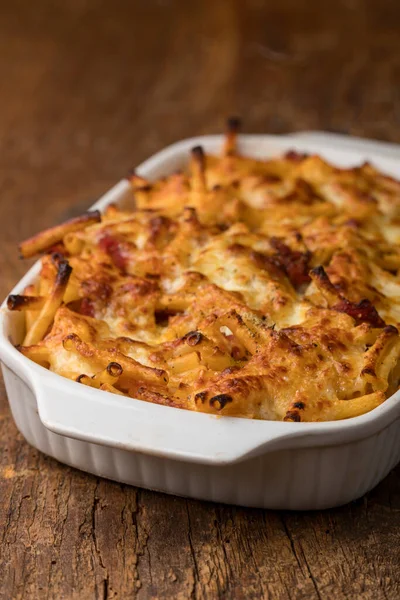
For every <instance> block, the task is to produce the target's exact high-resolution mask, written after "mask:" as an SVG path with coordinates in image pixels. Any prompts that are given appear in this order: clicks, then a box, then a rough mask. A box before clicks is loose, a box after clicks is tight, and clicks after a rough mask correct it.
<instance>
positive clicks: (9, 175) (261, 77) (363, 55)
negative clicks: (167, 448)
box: [0, 0, 400, 600]
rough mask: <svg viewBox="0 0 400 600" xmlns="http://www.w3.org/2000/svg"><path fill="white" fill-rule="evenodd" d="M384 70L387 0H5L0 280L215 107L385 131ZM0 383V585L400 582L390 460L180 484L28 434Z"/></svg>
mask: <svg viewBox="0 0 400 600" xmlns="http://www.w3.org/2000/svg"><path fill="white" fill-rule="evenodd" d="M399 78H400V3H399V2H398V0H393V1H392V2H390V1H384V0H378V1H370V2H368V1H362V0H341V1H339V0H336V1H335V2H321V1H320V0H307V1H304V2H302V1H301V0H279V1H278V2H272V1H270V2H262V1H259V0H253V1H248V2H243V1H242V2H240V1H239V0H238V1H236V2H235V1H223V0H221V1H217V0H215V1H213V0H203V1H202V2H197V1H189V0H187V1H185V0H183V1H180V2H179V1H172V0H158V1H156V0H141V1H131V2H129V1H123V0H114V1H113V2H106V1H103V2H100V1H95V0H68V1H67V2H65V1H63V0H52V1H51V0H37V1H36V2H29V0H25V1H23V0H14V1H13V2H7V3H6V2H2V3H1V6H0V232H1V252H0V291H1V295H2V296H4V295H5V294H6V293H7V291H8V290H9V289H10V288H11V286H12V285H13V284H14V283H15V282H16V281H17V280H18V279H19V278H20V276H21V275H22V274H23V273H24V271H25V270H26V268H27V265H26V264H23V263H21V262H19V260H18V258H17V248H16V247H17V243H18V241H19V240H21V239H23V238H25V237H27V236H29V235H30V234H32V233H34V232H35V231H37V230H39V229H41V228H43V227H46V226H49V225H52V224H54V223H56V222H59V221H62V220H63V219H65V218H66V217H68V216H70V215H72V214H75V213H79V212H80V211H81V210H82V209H84V208H86V207H87V206H89V205H90V204H91V203H92V202H93V201H94V200H95V199H96V198H97V197H98V196H99V195H100V194H101V193H102V192H104V191H105V190H106V189H107V188H108V187H110V186H111V185H112V184H113V183H114V182H115V181H116V180H117V179H119V178H120V177H121V176H122V175H124V174H125V172H126V171H127V169H128V168H130V167H132V166H133V165H135V164H137V163H138V162H140V161H142V160H143V159H144V158H146V157H147V156H149V155H150V154H152V153H153V152H154V151H156V150H159V149H160V148H162V147H163V146H165V145H166V144H169V143H171V142H173V141H175V140H179V139H180V138H184V137H187V136H190V135H195V134H202V133H213V132H217V131H220V129H221V127H222V124H223V121H224V119H225V117H226V116H227V115H230V114H241V115H242V117H243V119H244V121H245V129H246V130H247V131H248V132H274V133H281V132H289V131H294V130H304V129H325V130H332V131H340V132H346V133H351V134H356V135H360V136H365V137H372V138H381V139H385V140H391V141H397V140H399V139H400V86H399V81H400V79H399ZM1 386H2V384H1V383H0V387H1ZM0 392H1V393H0V444H1V454H0V535H1V536H2V544H1V547H0V598H1V599H4V600H9V599H11V598H23V599H25V598H27V599H34V600H36V599H41V598H50V599H55V600H60V599H70V598H76V599H79V600H80V599H83V600H86V599H91V598H96V599H99V600H104V599H106V598H116V599H117V598H119V599H125V598H138V599H139V600H143V599H147V598H174V599H179V598H181V599H185V598H196V599H197V598H205V599H208V598H211V599H213V598H222V599H225V598H227V599H229V598H233V599H236V598H239V599H240V598H254V599H258V598H271V599H279V600H280V599H301V598H303V599H307V600H308V599H324V600H325V599H326V600H331V599H333V598H335V599H342V598H343V599H344V598H349V599H353V598H365V599H373V600H379V599H381V598H382V599H384V598H385V599H396V600H397V598H399V597H400V577H399V572H398V566H399V559H400V551H399V544H400V530H399V525H400V470H399V468H397V469H395V470H394V471H393V472H392V473H391V474H390V475H389V476H388V477H387V478H386V480H385V481H384V482H383V483H381V484H380V485H379V486H378V487H377V488H376V489H375V490H373V491H372V492H370V493H369V494H368V495H367V496H366V497H364V498H362V499H361V500H359V501H357V502H355V503H352V504H351V505H348V506H346V507H343V508H338V509H335V510H329V511H323V512H315V513H289V512H273V511H263V510H249V509H244V508H233V507H227V506H221V505H214V504H208V503H205V502H197V501H194V500H184V499H178V498H174V497H168V496H165V495H162V494H157V493H152V492H149V491H145V490H140V489H134V488H129V487H128V486H124V485H119V484H117V483H113V482H109V481H105V480H101V479H97V478H96V477H93V476H90V475H86V474H84V473H81V472H78V471H75V470H73V469H70V468H68V467H66V466H63V465H61V464H58V463H57V462H56V461H54V460H51V459H49V458H46V457H45V456H43V455H41V454H39V453H38V452H37V451H35V450H33V449H32V448H30V447H29V446H28V445H27V444H26V443H25V442H24V440H23V439H22V437H21V435H20V434H19V433H18V432H17V431H16V428H15V426H14V424H13V421H12V419H11V416H10V413H9V409H8V405H7V400H6V394H5V392H4V387H1V390H0Z"/></svg>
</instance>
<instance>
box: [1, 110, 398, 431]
mask: <svg viewBox="0 0 400 600" xmlns="http://www.w3.org/2000/svg"><path fill="white" fill-rule="evenodd" d="M237 132H238V121H237V120H235V119H231V120H230V121H229V123H228V129H227V134H226V139H225V144H224V148H223V152H222V156H209V155H206V154H205V153H204V152H203V149H202V148H201V147H196V148H194V149H193V150H192V153H191V156H190V158H189V161H188V166H187V168H186V169H185V170H183V171H182V172H179V173H173V174H172V175H169V176H167V177H165V178H162V179H159V180H157V181H152V182H150V181H147V180H145V179H143V178H142V177H140V176H139V175H137V174H132V175H130V177H129V181H130V184H131V188H132V201H131V206H130V209H129V210H128V209H126V208H121V207H117V206H114V205H112V206H109V207H108V208H107V209H106V210H105V211H104V213H103V214H102V215H100V213H99V212H98V211H92V212H88V213H86V214H85V215H83V216H82V217H79V218H75V219H72V220H70V221H69V222H67V223H65V224H64V225H60V226H57V227H54V228H52V229H49V230H46V231H44V232H42V233H40V234H38V235H37V236H35V237H33V238H31V239H29V240H27V241H25V242H23V243H22V244H21V246H20V252H21V255H22V256H26V257H30V256H33V255H35V254H39V253H41V254H43V256H42V259H41V261H42V268H41V273H40V277H39V278H38V280H37V281H36V283H35V284H34V285H31V286H29V287H28V288H27V289H26V290H25V292H24V294H23V295H12V296H10V297H9V299H8V308H9V309H10V310H18V311H24V314H25V321H26V336H25V339H24V341H23V344H22V345H21V346H19V349H20V351H21V352H22V353H23V354H24V355H25V356H27V357H29V358H30V359H32V360H33V361H35V362H36V363H38V364H40V365H42V366H44V367H46V368H48V369H50V370H51V371H54V372H56V373H59V374H60V375H62V376H63V377H67V378H69V379H72V380H75V381H78V382H79V383H80V384H82V385H88V386H91V387H94V388H97V389H99V390H105V391H108V392H113V393H115V394H123V395H125V396H130V397H132V398H139V399H141V400H145V401H148V402H156V403H158V404H164V405H167V406H173V407H179V408H186V409H190V410H195V411H201V412H208V413H213V414H219V415H230V416H237V417H248V418H255V419H272V420H286V421H326V420H335V419H345V418H349V417H352V416H356V415H360V414H363V413H365V412H367V411H369V410H371V409H373V408H375V407H376V406H378V405H379V404H381V403H382V402H383V401H384V400H385V399H386V398H388V397H389V396H391V395H392V394H393V393H394V392H395V391H396V390H397V388H398V386H399V379H400V361H399V356H400V338H399V334H398V329H397V327H398V325H397V324H398V323H399V322H400V283H399V280H398V274H399V267H400V182H398V181H396V180H395V179H393V178H392V177H389V176H387V175H385V174H383V173H381V172H379V171H378V170H377V169H375V168H374V167H373V166H372V165H371V164H368V163H366V164H363V165H361V166H357V167H354V168H350V169H339V168H337V167H335V166H332V165H331V164H328V163H327V162H326V161H324V160H323V159H322V158H321V157H319V156H307V155H304V154H299V153H297V152H294V151H291V152H288V153H287V154H286V155H284V156H281V157H277V158H272V159H271V158H268V159H265V160H255V159H252V158H248V157H245V156H241V155H240V154H239V151H238V147H237Z"/></svg>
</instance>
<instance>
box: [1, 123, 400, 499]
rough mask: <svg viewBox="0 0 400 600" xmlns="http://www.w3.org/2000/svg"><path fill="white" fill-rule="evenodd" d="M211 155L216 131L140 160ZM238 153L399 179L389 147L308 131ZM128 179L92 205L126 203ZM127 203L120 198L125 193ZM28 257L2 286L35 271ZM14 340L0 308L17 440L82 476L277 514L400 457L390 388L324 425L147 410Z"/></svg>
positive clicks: (251, 139) (165, 165)
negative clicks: (301, 156)
mask: <svg viewBox="0 0 400 600" xmlns="http://www.w3.org/2000/svg"><path fill="white" fill-rule="evenodd" d="M197 144H202V145H203V146H204V148H205V149H206V151H208V152H219V151H220V148H221V144H222V138H221V137H220V136H207V137H201V138H193V139H190V140H185V141H183V142H179V143H177V144H174V145H173V146H170V147H169V148H167V149H165V150H163V151H162V152H160V153H158V154H156V155H155V156H153V157H152V158H151V159H149V160H147V161H146V162H145V163H143V164H142V165H141V166H140V167H139V168H138V172H139V173H140V174H142V175H143V176H145V177H147V178H149V179H153V178H156V177H158V176H160V175H164V174H167V173H170V172H171V171H173V170H175V169H177V168H180V167H182V165H183V164H185V163H186V162H187V156H188V151H189V149H190V148H191V147H192V146H194V145H197ZM240 145H241V149H242V151H243V153H245V154H248V155H251V156H260V157H267V156H269V155H274V154H277V153H280V152H284V151H286V150H288V149H291V148H294V149H296V150H298V151H304V152H317V153H319V154H321V155H322V156H324V157H325V158H327V159H328V160H331V161H332V162H333V163H335V164H337V165H341V166H349V165H355V164H357V163H360V162H361V161H363V160H366V159H368V160H370V161H372V162H373V163H374V164H375V165H377V166H378V167H379V168H381V169H383V170H384V171H386V172H388V173H390V174H393V175H395V176H397V177H399V176H400V163H399V159H400V149H399V148H398V147H397V146H395V145H391V144H382V143H376V142H371V141H363V140H356V139H352V138H346V137H343V136H336V135H329V134H322V133H319V132H315V133H313V132H310V133H301V134H296V135H287V136H268V135H262V136H255V135H248V136H246V135H244V136H242V137H241V140H240ZM128 192H129V186H128V184H127V182H125V181H122V182H120V183H118V184H117V185H116V186H115V187H114V188H113V189H112V190H110V192H108V193H107V194H106V195H105V196H104V197H103V198H102V199H101V200H99V202H97V203H96V204H95V207H97V208H100V209H102V208H104V207H105V206H106V205H107V204H109V203H110V202H121V203H124V202H127V201H129V199H128V198H131V194H129V193H128ZM127 199H128V200H127ZM38 270H39V264H36V265H35V266H34V267H33V268H32V269H31V270H30V271H29V272H28V273H27V275H26V276H25V277H24V278H23V279H22V280H21V281H20V282H19V283H18V285H17V286H16V287H15V288H14V290H13V291H12V293H21V292H22V290H23V288H24V287H25V286H26V285H27V284H29V283H30V282H31V281H32V280H33V279H34V278H35V277H36V275H37V273H38ZM22 336H23V319H22V316H21V314H20V313H15V312H13V313H10V312H9V311H7V309H6V307H5V305H4V304H3V306H2V309H1V315H0V358H1V360H2V361H3V374H4V380H5V384H6V388H7V392H8V397H9V401H10V406H11V410H12V413H13V416H14V419H15V422H16V424H17V427H18V428H19V430H20V431H21V433H22V434H23V436H24V437H25V438H26V439H27V441H28V442H29V443H30V444H32V445H33V446H35V447H36V448H38V449H39V450H41V451H42V452H44V453H46V454H48V455H50V456H53V457H55V458H56V459H58V460H60V461H61V462H64V463H67V464H68V465H72V466H74V467H77V468H79V469H82V470H84V471H88V472H91V473H95V474H96V475H99V476H102V477H108V478H110V479H115V480H117V481H121V482H125V483H129V484H132V485H137V486H141V487H145V488H150V489H154V490H160V491H164V492H168V493H171V494H178V495H182V496H189V497H193V498H201V499H206V500H214V501H218V502H226V503H232V504H239V505H246V506H257V507H265V508H285V509H319V508H327V507H332V506H336V505H340V504H344V503H346V502H349V501H350V500H354V499H356V498H358V497H360V496H361V495H363V494H364V493H365V492H367V491H368V490H370V489H371V488H373V487H374V486H375V485H376V484H377V483H378V482H379V481H381V480H382V479H383V478H384V477H385V475H386V474H387V473H388V472H389V471H390V470H391V469H392V468H393V467H394V466H395V465H396V464H397V462H398V461H399V459H400V436H399V433H400V401H399V399H400V395H399V392H398V393H396V394H395V395H394V396H393V397H391V398H390V399H389V400H387V401H386V402H384V403H383V404H382V405H381V406H379V407H378V408H376V409H375V410H373V411H372V412H370V413H368V414H365V415H362V416H359V417H355V418H352V419H348V420H345V421H336V422H328V423H282V422H271V421H256V420H249V419H241V418H230V417H216V416H213V415H207V414H199V413H194V412H190V411H186V410H180V409H176V408H169V407H165V406H158V405H155V404H150V403H146V402H143V401H141V400H133V399H130V398H125V397H123V396H117V395H113V394H109V393H107V392H102V391H98V390H94V389H91V388H88V387H86V386H83V385H80V384H78V383H75V382H73V381H69V380H67V379H64V378H62V377H60V376H59V375H57V374H54V373H51V372H49V371H47V370H46V369H44V368H42V367H40V366H38V365H36V364H35V363H33V362H31V361H30V360H29V359H27V358H25V357H24V356H22V355H21V354H20V353H19V352H18V351H17V350H16V349H15V348H14V346H13V344H14V343H18V342H20V341H21V339H22Z"/></svg>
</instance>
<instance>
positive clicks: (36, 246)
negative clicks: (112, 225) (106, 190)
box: [19, 210, 101, 258]
mask: <svg viewBox="0 0 400 600" xmlns="http://www.w3.org/2000/svg"><path fill="white" fill-rule="evenodd" d="M100 220H101V215H100V212H99V211H98V210H93V211H88V212H87V213H85V214H84V215H81V216H79V217H74V218H73V219H70V220H69V221H66V222H65V223H63V224H62V225H56V226H55V227H51V228H50V229H46V230H45V231H42V232H41V233H38V234H37V235H35V236H33V237H31V238H29V239H28V240H25V241H24V242H22V243H21V244H20V246H19V251H20V254H21V256H22V257H23V258H30V257H31V256H35V255H36V254H39V253H40V252H43V251H45V250H47V249H48V248H51V246H54V245H55V244H57V243H58V242H60V241H61V240H62V239H63V238H64V236H65V235H66V234H68V233H71V232H74V231H79V230H80V229H84V228H85V227H88V226H89V225H92V224H93V223H98V222H100Z"/></svg>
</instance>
